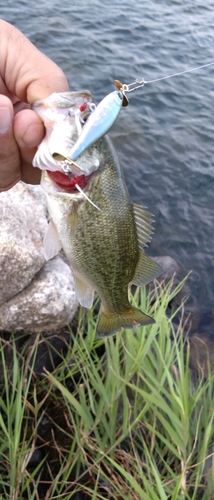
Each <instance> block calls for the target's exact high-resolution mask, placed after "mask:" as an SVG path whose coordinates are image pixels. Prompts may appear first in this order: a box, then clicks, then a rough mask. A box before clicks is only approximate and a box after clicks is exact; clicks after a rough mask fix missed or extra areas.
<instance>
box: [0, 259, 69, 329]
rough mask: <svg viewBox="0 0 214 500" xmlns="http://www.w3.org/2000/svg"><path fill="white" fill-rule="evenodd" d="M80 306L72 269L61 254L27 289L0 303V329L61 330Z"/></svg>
mask: <svg viewBox="0 0 214 500" xmlns="http://www.w3.org/2000/svg"><path fill="white" fill-rule="evenodd" d="M77 307H78V302H77V299H76V295H75V292H74V283H73V275H72V271H71V269H70V267H69V266H68V264H66V262H64V261H63V260H62V259H61V257H60V256H57V257H55V258H54V259H52V260H50V261H49V262H46V264H45V265H44V266H43V268H42V269H41V271H40V272H39V273H38V274H37V275H36V276H35V277H34V279H33V280H32V282H31V283H30V284H29V285H28V286H27V287H25V288H24V290H22V291H21V292H20V293H18V294H17V295H16V296H15V297H13V298H12V299H10V300H9V301H7V302H5V303H4V304H2V305H1V306H0V330H7V331H8V330H9V331H25V332H26V333H28V332H41V331H46V330H53V329H54V330H57V329H60V328H62V327H63V326H64V325H66V324H68V323H69V322H70V321H71V319H72V317H73V315H74V313H75V311H76V309H77Z"/></svg>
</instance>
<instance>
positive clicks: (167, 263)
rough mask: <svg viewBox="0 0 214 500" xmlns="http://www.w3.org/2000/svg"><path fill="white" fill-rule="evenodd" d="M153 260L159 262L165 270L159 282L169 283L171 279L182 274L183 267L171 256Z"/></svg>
mask: <svg viewBox="0 0 214 500" xmlns="http://www.w3.org/2000/svg"><path fill="white" fill-rule="evenodd" d="M152 259H153V260H155V262H157V264H159V266H161V267H162V269H163V273H162V274H161V275H160V277H159V278H158V280H159V281H160V280H161V281H162V280H167V281H169V280H170V279H171V278H173V276H174V275H179V274H180V273H181V267H180V266H179V264H178V263H177V262H176V260H175V259H173V257H170V256H169V255H163V256H158V257H152Z"/></svg>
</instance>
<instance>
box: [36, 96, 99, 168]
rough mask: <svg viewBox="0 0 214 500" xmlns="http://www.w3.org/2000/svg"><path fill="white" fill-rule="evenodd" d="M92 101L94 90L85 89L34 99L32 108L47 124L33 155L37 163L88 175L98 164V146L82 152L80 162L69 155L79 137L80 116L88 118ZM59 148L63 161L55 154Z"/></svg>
mask: <svg viewBox="0 0 214 500" xmlns="http://www.w3.org/2000/svg"><path fill="white" fill-rule="evenodd" d="M92 101H93V98H92V95H91V93H90V92H89V91H87V90H85V91H82V92H64V93H59V94H57V93H54V94H52V95H51V96H49V97H47V98H46V99H40V100H38V101H35V102H34V103H33V105H32V109H33V110H34V111H35V112H36V113H37V114H38V115H39V116H40V118H41V119H42V120H43V122H44V125H45V128H46V135H45V138H44V139H43V141H42V142H41V144H40V145H39V147H38V149H37V152H36V154H35V156H34V158H33V162H32V164H33V166H34V167H37V168H40V169H41V170H49V171H52V172H56V171H59V172H62V171H66V170H67V171H69V172H72V173H74V174H75V175H82V174H85V175H89V174H91V173H92V172H94V171H95V170H97V169H98V168H99V166H100V162H99V151H98V150H97V148H96V147H91V148H89V149H88V150H87V151H86V152H85V153H84V154H83V155H82V156H81V159H80V161H79V163H78V165H77V164H75V163H72V162H71V161H69V162H68V161H67V159H66V158H67V155H68V152H69V151H70V150H71V149H72V147H73V146H74V144H75V142H76V140H77V138H78V135H79V132H80V128H81V130H82V126H83V125H82V124H81V121H80V119H81V117H82V116H83V117H84V119H85V117H86V116H87V113H88V114H89V115H90V113H91V110H92V109H93V103H92ZM82 109H83V111H81V110H82ZM77 117H79V118H78V119H77ZM83 123H84V122H83ZM58 150H59V151H60V152H61V156H62V161H59V159H58V158H54V157H53V155H54V153H55V152H56V151H58Z"/></svg>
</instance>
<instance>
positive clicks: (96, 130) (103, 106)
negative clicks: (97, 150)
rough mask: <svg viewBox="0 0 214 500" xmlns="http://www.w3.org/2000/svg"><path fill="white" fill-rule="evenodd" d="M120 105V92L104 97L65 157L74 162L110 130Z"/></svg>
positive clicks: (121, 101)
mask: <svg viewBox="0 0 214 500" xmlns="http://www.w3.org/2000/svg"><path fill="white" fill-rule="evenodd" d="M122 103H123V94H122V92H118V91H115V92H111V93H110V94H108V95H107V96H106V97H104V99H103V100H102V101H101V102H100V103H99V104H98V106H97V107H96V109H95V110H94V111H93V113H92V114H91V115H90V116H89V118H88V120H87V121H86V123H85V125H84V127H83V130H82V133H81V134H80V136H79V138H78V139H77V141H76V143H75V144H74V146H73V148H72V149H71V151H70V152H69V154H68V156H67V158H68V159H70V160H71V161H74V160H76V159H77V158H78V157H79V156H80V155H81V154H82V153H83V152H84V151H85V150H86V149H87V148H88V147H89V146H91V145H93V144H94V143H96V142H97V141H98V140H99V139H100V138H101V137H103V136H104V135H105V134H106V133H107V132H108V131H109V130H110V128H111V127H112V125H113V124H114V122H115V120H116V118H117V117H118V115H119V113H120V110H121V107H122Z"/></svg>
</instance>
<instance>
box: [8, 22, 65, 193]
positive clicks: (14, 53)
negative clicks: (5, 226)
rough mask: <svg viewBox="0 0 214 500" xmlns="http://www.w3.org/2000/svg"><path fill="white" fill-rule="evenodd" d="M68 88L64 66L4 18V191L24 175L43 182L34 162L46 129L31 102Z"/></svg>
mask: <svg viewBox="0 0 214 500" xmlns="http://www.w3.org/2000/svg"><path fill="white" fill-rule="evenodd" d="M67 90H68V83H67V80H66V77H65V75H64V73H63V72H62V70H61V69H60V68H59V67H58V66H57V65H56V64H55V63H54V62H53V61H51V60H50V59H49V58H48V57H46V56H45V55H44V54H42V53H41V52H40V51H39V50H38V49H37V48H36V47H35V46H34V45H33V44H32V43H31V42H30V41H29V40H28V39H27V38H26V37H25V36H24V35H23V34H22V33H21V32H20V31H19V30H17V29H16V28H14V27H13V26H11V25H10V24H8V23H6V22H5V21H3V20H0V191H6V190H7V189H10V188H11V187H12V186H13V185H14V184H16V182H18V181H19V180H20V179H21V180H23V181H24V182H26V183H29V184H37V183H39V181H40V175H41V171H40V170H39V169H37V168H35V167H33V166H32V159H33V156H34V154H35V153H36V149H37V146H38V145H39V144H40V142H41V141H42V139H43V137H44V134H45V129H44V126H43V123H42V121H41V120H40V118H39V117H38V116H37V114H36V113H35V112H34V111H32V110H31V109H30V104H32V103H33V102H34V101H35V100H37V99H43V98H45V97H48V96H49V95H50V94H52V93H53V92H66V91H67Z"/></svg>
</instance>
